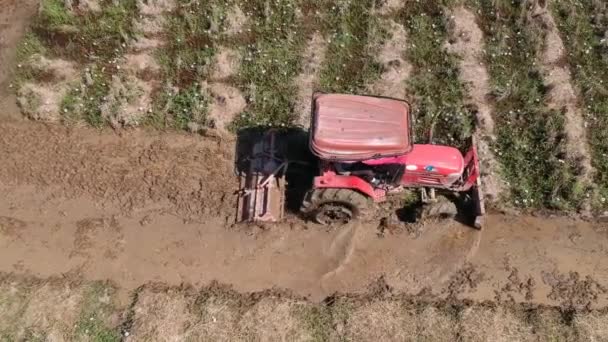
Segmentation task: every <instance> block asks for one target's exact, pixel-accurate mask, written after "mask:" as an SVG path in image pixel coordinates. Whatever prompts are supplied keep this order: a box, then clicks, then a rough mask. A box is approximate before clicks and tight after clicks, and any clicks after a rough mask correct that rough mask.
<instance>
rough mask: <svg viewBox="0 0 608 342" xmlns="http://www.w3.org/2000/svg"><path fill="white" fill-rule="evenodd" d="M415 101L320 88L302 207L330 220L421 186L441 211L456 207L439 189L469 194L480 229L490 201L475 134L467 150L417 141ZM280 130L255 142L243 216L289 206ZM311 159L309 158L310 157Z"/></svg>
mask: <svg viewBox="0 0 608 342" xmlns="http://www.w3.org/2000/svg"><path fill="white" fill-rule="evenodd" d="M411 122H412V120H411V115H410V107H409V104H408V103H407V102H405V101H403V100H398V99H392V98H384V97H372V96H359V95H344V94H324V93H317V94H315V95H314V96H313V99H312V120H311V128H310V131H309V134H308V140H309V143H308V145H309V149H310V152H312V154H313V155H314V159H313V160H314V163H315V164H318V169H317V170H318V171H317V172H316V175H315V176H314V180H313V181H312V185H311V184H307V185H306V186H307V188H308V190H307V192H306V195H305V196H304V199H303V200H302V201H301V209H300V210H301V212H302V214H304V215H305V216H306V217H308V218H311V219H313V220H314V221H316V222H317V223H320V224H325V225H331V224H334V223H345V222H348V221H350V220H352V219H357V218H360V217H362V216H365V214H366V213H367V212H368V209H369V208H370V207H371V205H370V204H371V203H372V202H375V203H380V202H383V201H385V200H386V198H387V196H388V195H391V194H394V193H399V192H402V191H408V190H412V189H419V190H420V191H421V199H422V202H423V203H425V204H426V205H428V206H430V211H431V212H434V213H436V214H451V213H452V211H454V210H455V205H454V204H453V203H451V202H449V203H445V202H441V201H438V199H437V198H436V196H435V193H436V191H445V192H449V193H456V194H460V195H464V196H465V197H466V198H468V199H470V202H471V203H473V204H474V210H475V213H474V214H475V220H474V225H475V227H477V228H481V224H482V223H481V218H482V216H483V215H484V211H485V210H484V205H483V197H482V193H481V189H480V186H479V163H478V159H477V151H476V147H475V143H474V140H473V139H471V147H470V149H469V150H468V151H467V152H466V153H465V154H464V155H463V154H462V153H461V152H460V151H459V150H458V149H457V148H454V147H451V146H440V145H433V144H414V143H413V141H412V129H411ZM279 140H280V139H279V138H278V134H277V131H274V130H270V131H268V132H266V133H265V134H264V135H263V138H262V139H260V140H259V141H257V142H256V143H252V144H251V147H250V150H251V151H250V153H249V156H248V157H247V163H246V167H244V168H241V172H240V174H241V190H240V191H239V204H238V217H237V220H238V221H240V222H242V221H249V222H251V221H265V222H273V221H279V220H281V219H282V218H283V215H284V207H285V200H284V198H285V195H284V193H285V187H286V182H285V175H286V174H287V170H288V166H290V165H295V166H296V167H297V166H298V162H299V161H297V160H290V159H289V158H288V157H286V155H288V154H289V153H288V152H289V151H285V148H284V145H283V144H282V143H281V142H280V141H279ZM308 164H310V162H309V163H308Z"/></svg>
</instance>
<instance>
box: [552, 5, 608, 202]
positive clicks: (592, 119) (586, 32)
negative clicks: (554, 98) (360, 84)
mask: <svg viewBox="0 0 608 342" xmlns="http://www.w3.org/2000/svg"><path fill="white" fill-rule="evenodd" d="M551 10H552V11H553V13H554V18H555V20H556V22H557V24H558V28H559V30H560V32H561V35H562V38H563V40H564V44H565V45H566V47H567V50H568V55H567V62H568V63H569V65H570V70H571V71H572V74H573V80H574V82H575V83H576V84H577V85H578V87H579V88H580V90H581V95H582V96H581V103H582V106H581V108H582V112H583V113H584V116H585V122H586V124H587V125H588V130H587V132H588V140H589V145H590V147H591V153H592V158H591V161H592V165H593V167H594V168H595V170H596V173H595V184H596V186H597V188H598V191H599V196H598V198H597V200H596V202H595V203H594V204H595V206H596V207H601V208H606V207H608V58H607V57H606V56H608V40H607V38H608V37H606V32H608V9H607V8H606V7H605V5H602V2H601V1H594V0H583V1H580V0H579V1H574V0H558V1H553V2H551Z"/></svg>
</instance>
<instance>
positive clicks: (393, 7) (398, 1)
mask: <svg viewBox="0 0 608 342" xmlns="http://www.w3.org/2000/svg"><path fill="white" fill-rule="evenodd" d="M405 2H406V0H382V1H381V6H380V8H379V10H378V13H379V14H381V15H382V14H390V13H391V12H395V11H398V10H400V9H401V8H403V5H404V4H405Z"/></svg>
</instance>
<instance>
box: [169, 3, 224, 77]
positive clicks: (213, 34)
mask: <svg viewBox="0 0 608 342" xmlns="http://www.w3.org/2000/svg"><path fill="white" fill-rule="evenodd" d="M225 12H226V3H225V2H223V1H211V2H209V1H206V2H203V1H180V3H179V6H178V8H177V10H175V11H174V12H173V13H172V14H171V15H170V16H168V17H167V19H166V25H165V30H166V31H165V32H166V33H165V34H166V38H167V39H166V45H165V47H164V48H162V49H161V50H160V51H159V54H158V59H159V61H160V63H161V65H162V66H163V72H164V78H165V79H166V80H167V81H169V82H170V83H171V84H173V85H175V86H178V87H189V86H191V85H193V84H194V83H196V82H198V81H201V80H202V79H205V78H207V77H209V68H210V66H211V65H212V63H213V56H214V55H215V52H216V45H217V41H218V39H219V33H220V32H221V31H223V27H224V25H225V24H224V17H225Z"/></svg>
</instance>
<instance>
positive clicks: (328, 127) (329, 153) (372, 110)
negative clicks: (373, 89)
mask: <svg viewBox="0 0 608 342" xmlns="http://www.w3.org/2000/svg"><path fill="white" fill-rule="evenodd" d="M311 124H312V125H311V140H310V147H311V150H312V151H313V152H314V153H315V154H316V155H317V156H319V157H320V158H321V159H324V160H352V161H358V160H365V159H371V158H376V157H381V156H393V155H402V154H405V153H407V152H409V151H410V149H411V141H410V110H409V105H408V104H407V102H405V101H403V100H397V99H390V98H381V97H373V96H358V95H345V94H315V96H314V98H313V113H312V123H311Z"/></svg>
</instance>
